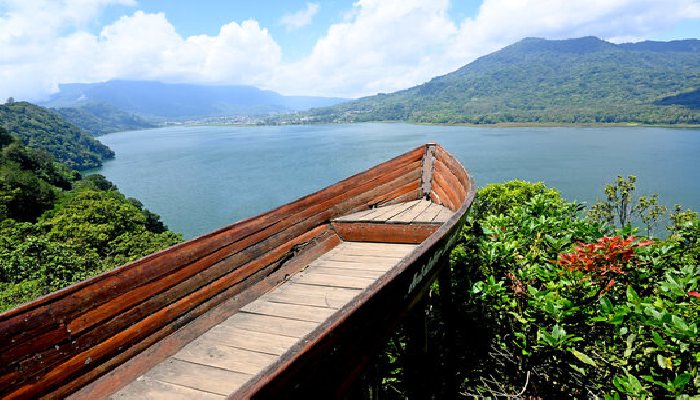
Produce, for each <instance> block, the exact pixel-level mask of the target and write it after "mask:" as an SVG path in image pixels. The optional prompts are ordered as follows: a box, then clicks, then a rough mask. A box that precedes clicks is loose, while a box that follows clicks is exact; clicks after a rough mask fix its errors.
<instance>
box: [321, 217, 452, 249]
mask: <svg viewBox="0 0 700 400" xmlns="http://www.w3.org/2000/svg"><path fill="white" fill-rule="evenodd" d="M439 226H440V225H439V224H432V223H431V224H387V223H383V222H380V223H375V222H350V223H346V222H342V221H338V222H333V229H334V230H335V231H336V232H337V233H338V235H339V236H340V237H341V238H342V239H343V240H347V241H353V242H354V241H358V242H377V243H409V244H419V243H422V242H423V241H424V240H425V239H426V238H427V237H428V236H430V235H432V234H433V233H435V232H436V231H437V230H438V227H439Z"/></svg>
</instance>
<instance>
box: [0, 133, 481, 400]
mask: <svg viewBox="0 0 700 400" xmlns="http://www.w3.org/2000/svg"><path fill="white" fill-rule="evenodd" d="M473 197H474V182H473V179H472V177H471V176H470V175H469V174H468V172H467V171H466V170H465V169H464V167H463V166H462V165H461V164H460V163H459V162H458V161H457V160H456V159H455V158H453V157H452V156H451V155H450V154H448V153H447V152H446V151H445V150H444V149H443V148H442V147H440V146H439V145H436V144H427V145H424V146H421V147H418V148H416V149H414V150H412V151H409V152H408V153H405V154H403V155H400V156H398V157H396V158H394V159H392V160H390V161H388V162H385V163H383V164H380V165H377V166H375V167H373V168H371V169H369V170H367V171H365V172H362V173H360V174H357V175H355V176H352V177H350V178H347V179H345V180H343V181H341V182H339V183H337V184H335V185H332V186H330V187H327V188H325V189H323V190H321V191H319V192H317V193H314V194H311V195H308V196H306V197H303V198H301V199H299V200H296V201H294V202H292V203H289V204H286V205H283V206H281V207H279V208H277V209H275V210H272V211H270V212H267V213H265V214H262V215H259V216H256V217H253V218H250V219H247V220H244V221H241V222H238V223H235V224H233V225H230V226H227V227H224V228H222V229H219V230H217V231H215V232H212V233H209V234H206V235H203V236H201V237H199V238H196V239H193V240H190V241H188V242H185V243H182V244H179V245H176V246H174V247H171V248H169V249H166V250H164V251H161V252H159V253H155V254H152V255H150V256H148V257H145V258H143V259H141V260H138V261H136V262H133V263H130V264H127V265H123V266H121V267H119V268H117V269H115V270H112V271H109V272H107V273H104V274H101V275H99V276H96V277H94V278H92V279H89V280H87V281H84V282H81V283H78V284H75V285H72V286H69V287H67V288H65V289H63V290H60V291H58V292H55V293H51V294H49V295H47V296H44V297H42V298H39V299H37V300H35V301H32V302H30V303H27V304H24V305H22V306H20V307H18V308H16V309H13V310H10V311H7V312H5V313H3V314H0V343H1V344H2V346H1V348H0V360H1V362H0V397H3V398H40V397H47V398H62V397H67V396H70V397H73V398H87V399H94V398H104V397H110V396H112V397H113V398H180V397H183V398H184V397H187V398H223V397H226V396H229V397H230V398H249V397H256V398H268V397H296V396H301V395H304V394H306V395H313V396H315V397H318V396H323V397H336V396H338V395H340V394H342V393H343V391H344V390H347V388H348V385H349V383H350V382H351V381H352V380H353V379H354V378H355V377H356V376H357V375H358V373H359V372H360V371H361V368H362V365H364V363H366V361H367V359H368V357H369V355H371V354H372V351H376V348H377V346H378V345H379V346H381V345H382V344H383V343H384V341H385V340H386V338H387V335H388V334H389V333H390V332H391V329H392V328H394V327H395V325H396V324H397V323H398V322H399V321H400V320H401V318H402V316H403V315H405V313H406V312H407V310H409V309H410V308H411V307H412V306H413V304H415V303H416V302H417V301H418V300H419V299H420V298H421V296H422V295H423V293H424V292H425V291H426V289H427V288H428V287H429V285H430V283H431V282H432V281H433V280H434V279H435V277H436V274H437V272H438V269H439V268H440V266H441V265H444V264H445V259H446V257H447V254H448V251H449V249H450V248H451V247H452V246H453V244H454V243H455V241H456V239H457V237H458V234H459V231H460V228H461V226H462V225H463V223H464V220H465V218H466V217H465V213H466V211H467V209H468V207H469V205H470V204H471V202H472V199H473Z"/></svg>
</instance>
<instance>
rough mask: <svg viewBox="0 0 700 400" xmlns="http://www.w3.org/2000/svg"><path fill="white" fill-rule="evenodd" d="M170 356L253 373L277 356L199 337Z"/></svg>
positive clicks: (270, 362) (229, 369)
mask: <svg viewBox="0 0 700 400" xmlns="http://www.w3.org/2000/svg"><path fill="white" fill-rule="evenodd" d="M172 358H175V359H177V360H182V361H188V362H192V363H196V364H202V365H208V366H212V367H218V368H223V369H225V370H228V371H234V372H241V373H244V374H251V375H255V374H257V373H258V372H260V370H261V369H263V368H265V367H266V366H268V365H270V364H272V362H274V361H275V360H276V359H277V356H274V355H271V354H264V353H258V352H255V351H249V350H243V349H237V348H235V347H230V346H225V345H223V344H220V343H216V342H210V341H207V340H204V339H203V338H200V339H197V340H195V341H194V342H192V343H190V344H188V345H187V346H185V347H183V348H182V350H180V351H178V352H177V354H175V355H174V356H173V357H172Z"/></svg>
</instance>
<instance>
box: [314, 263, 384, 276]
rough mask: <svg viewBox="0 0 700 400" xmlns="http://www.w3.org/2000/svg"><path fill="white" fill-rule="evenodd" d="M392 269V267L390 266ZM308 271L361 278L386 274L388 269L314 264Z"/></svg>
mask: <svg viewBox="0 0 700 400" xmlns="http://www.w3.org/2000/svg"><path fill="white" fill-rule="evenodd" d="M389 269H391V268H389ZM307 271H309V272H318V273H321V274H330V275H341V276H358V277H361V278H374V279H376V278H379V277H380V276H382V275H384V274H385V273H386V271H372V270H366V269H359V268H338V267H322V266H313V267H310V268H309V269H308V270H307Z"/></svg>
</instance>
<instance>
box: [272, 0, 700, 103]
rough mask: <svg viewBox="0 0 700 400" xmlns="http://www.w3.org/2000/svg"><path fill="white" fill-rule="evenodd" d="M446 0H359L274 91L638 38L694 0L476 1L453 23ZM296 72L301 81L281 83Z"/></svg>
mask: <svg viewBox="0 0 700 400" xmlns="http://www.w3.org/2000/svg"><path fill="white" fill-rule="evenodd" d="M448 8H449V2H448V1H447V0H425V1H419V0H359V1H357V2H356V3H355V4H354V6H353V10H352V11H351V12H349V13H347V16H346V18H345V21H344V22H342V23H338V24H335V25H332V26H331V27H330V28H329V29H328V32H327V33H326V34H325V36H324V37H322V38H321V39H320V40H319V41H318V43H317V44H316V46H315V47H314V49H313V51H312V52H311V54H310V55H309V56H308V57H306V58H305V59H303V60H301V61H299V62H297V63H295V64H291V65H285V66H283V67H282V68H281V69H280V73H278V74H277V75H276V76H277V77H278V78H279V79H278V81H276V82H275V84H274V85H273V87H275V88H277V89H278V90H282V91H286V92H292V93H305V94H324V95H339V96H360V95H368V94H374V93H377V92H389V91H395V90H400V89H403V88H407V87H410V86H413V85H416V84H419V83H422V82H425V81H427V80H429V79H430V78H431V77H434V76H436V75H440V74H445V73H447V72H450V71H453V70H455V69H457V68H459V67H461V66H463V65H465V64H467V63H469V62H471V61H473V60H474V59H475V58H477V57H479V56H481V55H485V54H488V53H490V52H493V51H496V50H498V49H500V48H502V47H504V46H506V45H509V44H511V43H513V42H515V41H518V40H520V39H522V38H523V37H527V36H538V37H545V38H548V39H565V38H572V37H579V36H588V35H593V36H599V37H601V38H603V39H606V40H610V41H614V42H622V41H629V40H644V39H647V38H649V37H651V36H652V35H654V34H657V33H659V32H663V31H665V30H668V29H671V28H672V27H673V26H674V24H676V23H678V22H679V21H682V20H688V19H698V18H700V2H699V1H697V0H567V1H561V0H484V1H483V3H482V5H481V6H480V8H479V12H478V13H477V15H476V16H475V17H473V18H465V19H464V20H462V21H453V20H451V19H450V18H449V16H448V15H447V11H448ZM301 71H303V76H304V77H305V78H307V79H304V80H299V79H296V80H293V79H289V78H290V77H291V76H294V75H296V74H298V73H300V72H301Z"/></svg>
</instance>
